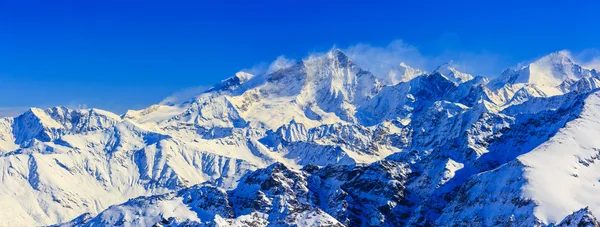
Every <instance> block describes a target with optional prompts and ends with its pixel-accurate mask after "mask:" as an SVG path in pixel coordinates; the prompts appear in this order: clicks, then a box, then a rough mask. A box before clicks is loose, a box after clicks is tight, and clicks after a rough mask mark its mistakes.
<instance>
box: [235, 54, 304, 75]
mask: <svg viewBox="0 0 600 227" xmlns="http://www.w3.org/2000/svg"><path fill="white" fill-rule="evenodd" d="M296 62H297V61H296V60H294V59H289V58H286V57H285V56H283V55H280V56H279V57H277V58H276V59H275V60H274V61H272V62H270V63H267V62H261V63H259V64H257V65H255V66H252V67H251V68H247V69H242V70H240V71H242V72H247V73H250V74H253V75H261V74H269V73H272V72H275V71H277V70H280V69H283V68H287V67H290V66H292V65H294V64H295V63H296Z"/></svg>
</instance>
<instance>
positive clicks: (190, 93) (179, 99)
mask: <svg viewBox="0 0 600 227" xmlns="http://www.w3.org/2000/svg"><path fill="white" fill-rule="evenodd" d="M209 88H210V86H196V87H190V88H185V89H182V90H179V91H177V92H175V93H173V94H171V95H169V96H168V97H166V98H165V99H163V100H162V101H161V102H160V104H163V105H169V104H176V103H183V102H186V101H189V100H191V99H193V98H195V97H197V96H199V95H201V94H202V93H203V92H205V91H206V90H208V89H209Z"/></svg>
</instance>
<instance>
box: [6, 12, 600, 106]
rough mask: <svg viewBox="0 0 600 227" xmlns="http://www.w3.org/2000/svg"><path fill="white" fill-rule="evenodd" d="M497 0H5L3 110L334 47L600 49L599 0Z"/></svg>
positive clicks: (513, 60)
mask: <svg viewBox="0 0 600 227" xmlns="http://www.w3.org/2000/svg"><path fill="white" fill-rule="evenodd" d="M491 2H492V1H411V2H402V1H374V0H372V1H310V0H309V1H230V0H224V1H112V0H108V1H94V0H90V1H75V0H73V1H64V0H56V1H33V0H0V97H2V99H0V112H3V111H4V112H11V111H5V110H13V109H18V108H21V107H29V106H39V107H49V106H54V105H67V106H70V107H77V106H88V107H98V108H102V109H107V110H111V111H115V112H118V113H122V112H124V111H125V110H126V109H132V108H133V109H139V108H143V107H145V106H148V105H150V104H153V103H158V102H160V101H161V100H163V99H164V98H165V97H167V96H169V95H171V94H173V93H176V92H180V91H182V90H183V91H189V88H194V87H199V86H208V85H211V84H214V83H216V82H218V81H220V80H222V79H224V78H226V77H229V76H231V75H233V74H234V73H235V72H237V71H239V70H240V69H249V68H252V67H255V66H257V65H258V66H261V65H268V64H269V62H271V61H273V60H275V59H276V58H277V57H278V56H280V55H285V57H286V58H288V59H301V58H303V57H305V56H307V55H308V54H311V53H315V52H323V51H326V50H328V49H329V48H331V47H332V46H337V47H340V48H342V49H347V50H350V51H354V54H362V53H367V54H380V53H381V54H383V55H380V56H384V57H385V56H391V57H389V58H385V59H392V60H397V59H399V60H403V61H405V62H407V63H413V64H414V65H416V66H418V67H423V68H424V69H426V70H430V69H431V67H433V65H435V64H438V63H441V62H445V61H450V60H453V62H454V63H456V65H457V66H458V67H459V68H460V69H461V70H463V71H467V72H470V73H473V74H481V75H489V76H493V75H494V74H495V73H500V72H501V71H502V69H503V68H506V67H509V66H514V65H517V64H519V63H522V62H526V61H530V60H532V59H535V58H537V57H540V56H542V55H545V54H547V53H549V52H553V51H557V50H562V49H568V50H570V51H572V52H573V53H577V56H582V58H586V60H590V59H593V58H594V57H597V56H598V55H597V54H598V49H600V42H598V40H599V39H598V37H600V29H599V28H600V27H599V26H598V25H599V24H600V19H599V17H598V16H597V15H598V14H597V9H599V8H600V7H599V6H600V1H572V2H568V1H494V2H493V3H491ZM396 54H397V55H398V56H400V57H397V58H396V57H393V56H396ZM192 90H193V89H192Z"/></svg>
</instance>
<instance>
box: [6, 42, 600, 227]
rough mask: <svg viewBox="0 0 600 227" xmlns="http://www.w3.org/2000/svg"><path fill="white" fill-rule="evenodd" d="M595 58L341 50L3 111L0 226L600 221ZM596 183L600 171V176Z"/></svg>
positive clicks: (599, 99)
mask: <svg viewBox="0 0 600 227" xmlns="http://www.w3.org/2000/svg"><path fill="white" fill-rule="evenodd" d="M599 86H600V73H598V72H596V71H595V70H590V69H586V68H584V67H581V66H579V65H577V64H576V63H574V62H573V61H572V60H570V59H569V58H568V57H567V56H566V55H565V54H564V53H562V52H556V53H552V54H550V55H548V56H546V57H543V58H541V59H539V60H538V61H535V62H532V63H531V64H529V65H526V66H524V67H522V68H519V69H510V70H506V71H505V72H504V73H503V74H502V75H501V76H499V77H498V78H497V79H494V80H489V79H487V78H484V77H479V76H473V75H470V74H467V73H463V72H460V71H458V70H457V69H456V68H453V67H451V66H450V65H447V64H445V65H442V66H440V67H438V68H436V69H435V70H433V71H432V72H430V73H427V72H425V71H421V70H418V69H413V68H410V67H409V66H407V65H405V64H404V63H399V67H396V68H394V69H392V71H390V72H389V73H388V74H386V75H377V76H376V75H373V74H372V73H370V72H368V71H366V70H364V69H362V68H361V67H360V66H359V65H357V64H355V63H354V62H353V61H352V60H351V59H349V58H348V57H347V56H346V55H345V54H344V53H343V52H341V51H340V50H337V49H333V50H331V51H329V52H328V53H326V54H324V55H322V56H314V57H310V58H307V59H304V60H302V61H300V62H298V63H297V64H295V65H292V66H290V67H287V68H283V69H280V70H277V71H275V72H272V73H268V74H263V75H251V74H248V73H245V72H239V73H237V74H236V75H235V76H233V77H231V78H228V79H226V80H224V81H222V83H220V84H217V85H215V86H214V87H212V88H211V89H209V90H208V91H207V92H205V93H204V94H200V95H199V96H198V97H196V98H194V99H193V100H190V101H188V102H185V103H177V104H157V105H153V106H150V107H149V108H147V109H143V110H131V111H128V112H127V113H126V114H124V115H122V116H118V115H115V114H113V113H110V112H107V111H102V110H97V109H86V110H70V109H67V108H64V107H55V108H50V109H46V110H42V109H36V108H32V109H30V110H29V111H27V112H25V113H23V114H22V115H20V116H18V117H14V118H3V119H0V171H2V172H1V174H2V177H1V178H0V226H40V225H62V226H80V225H86V226H115V225H124V226H152V225H156V226H290V225H291V226H547V225H556V226H598V221H597V220H596V218H595V217H594V216H595V215H599V214H600V213H599V212H600V199H598V198H597V196H596V195H598V194H599V193H600V191H599V190H600V189H599V188H600V181H599V180H600V171H599V170H600V166H599V165H598V164H597V162H596V161H598V159H599V158H600V153H599V152H600V142H599V140H597V139H596V137H598V136H600V120H598V119H600V92H596V89H597V88H598V87H599ZM597 184H598V186H597Z"/></svg>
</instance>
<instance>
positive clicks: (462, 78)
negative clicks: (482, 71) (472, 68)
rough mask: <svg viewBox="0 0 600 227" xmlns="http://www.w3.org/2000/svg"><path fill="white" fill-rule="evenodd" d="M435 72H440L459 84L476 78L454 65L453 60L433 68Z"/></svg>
mask: <svg viewBox="0 0 600 227" xmlns="http://www.w3.org/2000/svg"><path fill="white" fill-rule="evenodd" d="M433 72H434V73H440V74H442V75H443V76H444V77H446V78H448V79H449V80H451V81H453V82H455V83H459V84H460V83H464V82H467V81H469V80H471V79H473V78H474V77H473V76H472V75H471V74H468V73H463V72H460V71H458V70H457V69H456V68H454V67H453V66H452V63H451V62H445V63H443V64H441V65H439V66H438V67H437V68H436V69H435V70H433Z"/></svg>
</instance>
